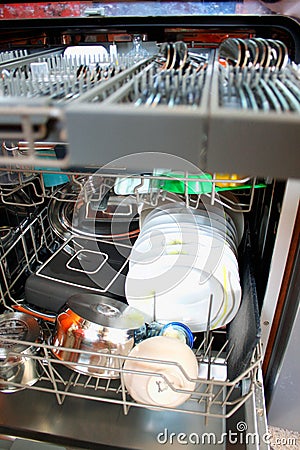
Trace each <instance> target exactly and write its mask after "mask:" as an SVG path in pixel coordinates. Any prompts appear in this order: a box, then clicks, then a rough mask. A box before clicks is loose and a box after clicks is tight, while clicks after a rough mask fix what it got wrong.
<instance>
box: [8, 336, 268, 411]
mask: <svg viewBox="0 0 300 450" xmlns="http://www.w3.org/2000/svg"><path fill="white" fill-rule="evenodd" d="M48 331H49V329H48ZM218 334H224V331H219V332H218V331H215V332H212V333H211V335H210V336H205V337H204V339H203V341H202V342H201V343H200V345H199V347H198V348H197V349H194V353H195V355H196V357H197V361H198V367H199V376H198V378H197V379H194V380H190V379H189V380H188V378H187V375H186V372H185V370H184V368H183V367H182V366H180V364H178V363H176V362H175V361H174V362H172V363H170V361H168V362H167V361H159V360H150V361H151V362H154V363H155V367H159V368H161V367H164V365H165V364H168V365H170V364H171V365H173V366H177V368H178V369H179V370H180V372H181V373H182V375H183V377H186V380H187V381H192V382H194V383H195V384H194V386H195V389H193V390H187V389H178V388H175V387H174V386H173V385H172V383H170V382H169V380H168V378H167V377H166V376H164V374H163V373H162V372H161V371H160V370H157V371H150V372H147V371H145V372H144V371H143V372H142V371H140V372H139V371H131V370H126V369H124V361H126V360H128V359H131V360H134V359H135V358H133V357H128V356H123V355H122V356H120V355H113V354H110V355H109V358H111V359H115V360H116V359H117V360H118V362H119V369H116V367H114V369H113V370H114V372H116V371H117V372H119V373H120V378H118V379H109V378H106V379H104V378H100V377H96V376H89V375H86V374H81V373H77V372H75V371H74V370H71V369H70V368H69V367H68V366H72V362H68V361H61V360H58V359H56V358H55V357H53V354H52V351H53V350H54V349H55V347H54V346H53V345H50V344H45V343H31V342H27V341H18V344H19V345H24V346H27V347H29V346H30V347H31V349H32V351H31V353H30V354H24V353H20V352H17V351H13V350H12V351H9V352H8V355H7V358H6V361H9V360H14V361H15V360H18V361H19V362H20V361H21V360H22V361H23V362H24V361H25V363H26V362H27V361H28V360H31V362H34V363H35V364H36V365H37V372H38V373H39V376H38V377H37V378H36V379H35V380H25V381H22V379H20V380H19V382H18V380H16V381H14V380H13V378H12V379H7V380H1V382H0V388H1V391H2V392H4V393H11V395H14V394H13V393H15V392H18V391H19V390H22V389H29V390H35V391H39V392H42V393H43V392H44V393H52V394H53V395H55V396H56V399H57V402H58V404H59V405H62V404H63V403H64V402H65V401H67V398H68V397H75V398H79V399H86V400H94V401H98V402H105V403H111V404H115V405H119V406H122V408H123V413H124V414H125V415H126V414H128V412H129V410H130V408H131V407H139V408H150V409H154V410H168V411H174V412H182V413H189V414H197V415H201V416H207V417H216V418H228V417H231V416H232V415H233V414H234V413H235V412H236V411H237V410H238V409H239V408H240V407H241V406H242V405H243V404H244V403H245V402H246V401H247V400H248V399H249V398H250V397H251V396H252V395H254V391H255V387H256V385H258V384H259V380H258V371H259V368H260V363H261V351H260V346H259V345H258V346H257V347H256V348H255V351H254V352H253V355H252V360H251V363H250V365H249V367H248V369H246V370H245V371H244V372H243V373H242V374H241V375H240V376H238V377H237V378H236V379H234V380H232V381H228V379H227V370H226V367H227V357H226V356H224V353H225V354H226V351H225V349H226V346H228V341H226V340H225V343H224V345H222V348H221V349H220V350H219V351H216V352H214V351H211V347H212V344H213V341H214V339H215V338H216V335H218ZM207 339H209V341H207ZM0 341H1V345H2V346H6V347H8V346H9V345H15V344H16V340H15V339H11V338H5V336H4V335H3V334H2V336H1V338H0ZM33 349H36V350H37V351H35V350H33ZM61 350H63V351H65V352H72V354H73V355H76V353H81V354H82V353H85V354H86V355H88V356H89V357H94V358H96V359H97V360H99V358H100V359H101V358H104V359H105V358H107V353H101V352H89V351H82V350H76V349H72V350H71V349H69V348H61ZM227 355H228V353H227ZM136 361H138V360H137V359H136ZM80 365H82V367H83V368H84V363H80V364H79V366H80ZM116 365H117V363H116V364H114V366H116ZM89 368H90V369H91V370H95V369H98V370H101V369H103V368H106V369H107V367H105V366H103V365H102V366H101V364H95V365H91V364H89ZM79 370H80V368H79ZM0 371H1V369H0ZM125 373H134V374H138V375H139V376H145V375H151V376H152V377H155V379H157V380H160V381H161V382H162V383H164V385H165V387H166V386H167V387H168V389H171V390H172V391H173V392H174V393H177V394H182V395H187V396H190V398H189V400H188V401H186V402H184V403H183V404H182V405H181V406H180V407H176V408H172V407H171V408H170V407H166V406H160V405H159V404H157V405H153V404H147V403H138V402H135V401H134V400H133V399H132V398H131V397H130V395H129V393H128V391H127V389H126V386H125V383H124V374H125ZM242 385H243V387H242V389H241V392H242V393H241V394H240V395H239V396H238V397H236V396H235V397H234V399H232V393H233V391H234V390H236V389H237V388H239V389H240V388H241V386H242ZM2 395H3V394H2Z"/></svg>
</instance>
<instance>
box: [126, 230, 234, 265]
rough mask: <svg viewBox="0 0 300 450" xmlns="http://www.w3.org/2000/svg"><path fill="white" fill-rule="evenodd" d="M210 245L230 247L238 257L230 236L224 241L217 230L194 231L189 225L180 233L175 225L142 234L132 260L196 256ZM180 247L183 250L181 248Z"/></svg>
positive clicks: (213, 246)
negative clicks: (170, 255)
mask: <svg viewBox="0 0 300 450" xmlns="http://www.w3.org/2000/svg"><path fill="white" fill-rule="evenodd" d="M173 230H175V231H173ZM209 245H210V246H211V247H212V248H215V247H216V246H218V247H220V248H223V247H226V246H227V247H228V246H229V247H230V248H231V250H232V251H233V253H234V254H235V255H236V246H235V244H234V242H233V241H232V239H231V238H230V237H229V236H226V239H225V240H224V237H223V236H221V235H220V234H219V233H218V232H217V231H215V230H212V229H210V228H207V227H206V228H204V227H202V228H201V229H200V228H199V229H198V230H193V229H190V228H189V226H188V224H187V226H186V225H183V226H182V227H181V229H180V231H179V230H178V227H177V226H176V225H175V226H166V227H165V228H164V231H161V229H160V227H157V228H156V227H154V228H153V229H151V230H148V231H147V232H146V233H143V234H140V236H139V238H138V239H137V240H136V242H135V244H134V246H133V249H132V253H131V254H132V258H131V259H132V260H136V259H138V260H142V258H143V257H144V258H145V261H149V258H150V259H151V258H152V257H154V258H157V256H158V255H161V254H163V253H183V254H193V255H196V254H198V253H199V252H201V251H203V247H207V246H209ZM173 246H177V247H173ZM180 246H181V247H182V248H180ZM190 246H193V248H192V249H191V248H190ZM191 250H192V251H191Z"/></svg>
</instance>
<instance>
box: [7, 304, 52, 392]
mask: <svg viewBox="0 0 300 450" xmlns="http://www.w3.org/2000/svg"><path fill="white" fill-rule="evenodd" d="M42 340H43V336H42V330H41V327H40V325H39V324H38V321H37V320H36V319H34V318H33V317H29V316H28V315H27V314H22V313H18V312H15V313H14V312H13V313H4V314H1V315H0V391H1V392H5V393H11V392H16V391H18V390H20V389H24V388H25V385H30V386H31V385H33V384H34V383H35V382H36V381H38V379H39V377H40V375H41V373H42V368H41V365H40V364H39V362H38V361H37V360H36V359H35V358H32V357H31V356H33V355H36V354H37V353H38V351H39V346H38V345H33V343H34V344H39V343H41V342H42ZM14 341H15V342H14ZM20 341H22V343H21V342H20Z"/></svg>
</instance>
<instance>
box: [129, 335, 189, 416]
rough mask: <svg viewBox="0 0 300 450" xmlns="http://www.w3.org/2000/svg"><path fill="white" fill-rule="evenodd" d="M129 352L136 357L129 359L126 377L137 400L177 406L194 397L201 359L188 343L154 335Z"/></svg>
mask: <svg viewBox="0 0 300 450" xmlns="http://www.w3.org/2000/svg"><path fill="white" fill-rule="evenodd" d="M129 356H130V357H133V358H134V359H127V360H126V361H125V363H124V369H125V370H126V372H124V374H123V377H124V382H125V386H126V388H127V390H128V392H129V394H130V395H131V397H132V398H133V399H134V400H135V401H137V402H138V403H144V404H146V405H147V404H148V405H154V406H165V407H170V408H174V407H177V406H179V405H181V404H182V403H184V402H185V401H187V400H188V399H189V398H190V396H191V394H192V392H193V391H194V389H195V387H196V383H195V381H194V380H195V379H197V375H198V362H197V358H196V356H195V355H194V353H193V351H192V350H191V349H190V348H189V347H188V346H187V345H186V344H184V343H182V342H180V341H178V340H177V339H173V338H170V337H167V336H154V337H152V338H149V339H146V340H145V341H143V342H141V343H139V344H138V345H136V346H135V347H134V348H133V349H132V351H131V352H130V353H129ZM176 389H178V390H180V392H179V391H176Z"/></svg>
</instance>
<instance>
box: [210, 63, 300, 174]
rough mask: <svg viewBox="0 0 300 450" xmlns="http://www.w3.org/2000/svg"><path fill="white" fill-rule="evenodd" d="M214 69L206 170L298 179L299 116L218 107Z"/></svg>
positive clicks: (299, 171)
mask: <svg viewBox="0 0 300 450" xmlns="http://www.w3.org/2000/svg"><path fill="white" fill-rule="evenodd" d="M217 65H218V63H217V62H216V63H215V68H214V71H213V77H212V93H211V99H210V100H211V101H210V108H211V109H210V117H209V133H208V148H207V170H208V171H212V172H223V173H239V174H247V175H250V176H252V175H255V176H272V177H276V178H279V179H280V178H299V177H300V157H299V148H298V143H299V142H300V114H297V113H292V112H286V113H275V112H263V111H258V112H253V111H251V110H242V109H238V108H228V107H227V108H226V107H220V106H219V80H218V72H219V71H218V66H217Z"/></svg>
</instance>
